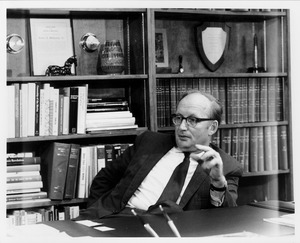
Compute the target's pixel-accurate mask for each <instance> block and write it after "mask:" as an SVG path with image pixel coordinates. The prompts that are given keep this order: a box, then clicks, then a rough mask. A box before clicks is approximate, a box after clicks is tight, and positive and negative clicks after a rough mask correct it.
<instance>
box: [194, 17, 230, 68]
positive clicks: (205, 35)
mask: <svg viewBox="0 0 300 243" xmlns="http://www.w3.org/2000/svg"><path fill="white" fill-rule="evenodd" d="M229 36H230V27H229V26H228V25H226V24H225V23H217V22H213V23H212V22H207V23H203V24H202V25H199V26H196V27H195V38H196V46H197V50H198V53H199V55H200V58H201V60H202V62H203V63H204V64H205V66H206V67H207V68H208V69H209V70H210V71H212V72H214V71H216V70H217V69H218V68H219V67H220V66H221V64H222V63H223V61H224V58H225V55H226V53H227V50H228V45H229Z"/></svg>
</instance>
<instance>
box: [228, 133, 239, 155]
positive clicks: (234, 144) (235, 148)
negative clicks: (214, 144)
mask: <svg viewBox="0 0 300 243" xmlns="http://www.w3.org/2000/svg"><path fill="white" fill-rule="evenodd" d="M239 152H240V146H239V128H234V129H232V141H231V153H230V154H231V156H232V157H233V158H235V159H236V160H238V157H239V156H238V155H239Z"/></svg>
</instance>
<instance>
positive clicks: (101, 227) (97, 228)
mask: <svg viewBox="0 0 300 243" xmlns="http://www.w3.org/2000/svg"><path fill="white" fill-rule="evenodd" d="M94 229H96V230H100V231H110V230H115V229H114V228H111V227H107V226H99V227H95V228H94Z"/></svg>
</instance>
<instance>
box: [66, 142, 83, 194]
mask: <svg viewBox="0 0 300 243" xmlns="http://www.w3.org/2000/svg"><path fill="white" fill-rule="evenodd" d="M79 156H80V145H79V144H71V148H70V155H69V162H68V168H67V175H66V185H65V191H64V198H65V199H72V198H75V196H76V182H77V176H78V169H79Z"/></svg>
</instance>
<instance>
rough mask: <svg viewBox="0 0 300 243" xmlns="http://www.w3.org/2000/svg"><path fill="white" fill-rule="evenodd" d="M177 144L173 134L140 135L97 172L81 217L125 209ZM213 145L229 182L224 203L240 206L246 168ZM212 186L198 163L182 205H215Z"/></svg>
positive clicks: (185, 207)
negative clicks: (148, 175) (147, 177)
mask: <svg viewBox="0 0 300 243" xmlns="http://www.w3.org/2000/svg"><path fill="white" fill-rule="evenodd" d="M173 146H176V143H175V138H174V136H173V135H170V134H162V133H156V132H149V131H147V132H144V133H143V134H142V135H140V136H138V137H137V139H136V141H135V143H134V145H133V146H131V147H129V148H128V149H127V150H126V151H125V152H124V153H123V155H122V156H121V157H119V158H118V159H116V160H115V161H114V162H111V163H109V164H107V165H106V167H105V168H103V169H102V170H101V171H100V172H99V173H98V174H97V175H96V177H95V178H94V180H93V183H92V185H91V188H90V195H89V199H88V205H87V209H86V210H84V211H83V212H81V217H80V218H101V217H104V216H108V215H112V214H117V213H119V212H121V211H122V210H123V209H124V208H125V206H126V205H127V202H128V200H129V199H130V198H131V196H132V195H133V193H134V192H135V191H136V190H137V188H138V187H139V185H140V184H141V182H142V181H143V180H144V178H145V177H146V175H147V174H148V173H149V172H150V170H151V169H152V168H153V167H154V165H155V164H156V163H157V162H158V161H159V160H160V159H161V158H162V157H163V156H164V155H165V154H166V153H167V152H168V151H169V150H170V149H171V148H172V147H173ZM211 146H212V147H213V148H214V149H215V150H216V151H218V152H219V153H220V155H221V158H222V160H223V164H224V165H223V168H224V175H225V177H226V179H227V182H228V188H227V190H226V192H225V200H224V203H223V206H225V207H231V206H236V199H237V188H238V181H239V177H240V176H241V175H242V167H241V165H240V164H239V163H238V162H237V161H236V160H235V159H234V158H232V157H231V156H229V155H228V154H226V153H225V152H224V151H222V150H221V149H219V148H217V147H216V146H214V145H211ZM209 189H210V177H209V175H208V172H206V171H204V170H203V169H202V167H201V166H197V169H196V171H195V173H194V175H193V177H192V179H191V181H190V183H189V185H188V188H187V189H186V191H185V193H184V195H183V197H182V199H181V202H180V205H179V206H180V207H181V208H182V209H183V210H194V209H202V208H210V207H213V206H212V205H211V203H210V190H209Z"/></svg>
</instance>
